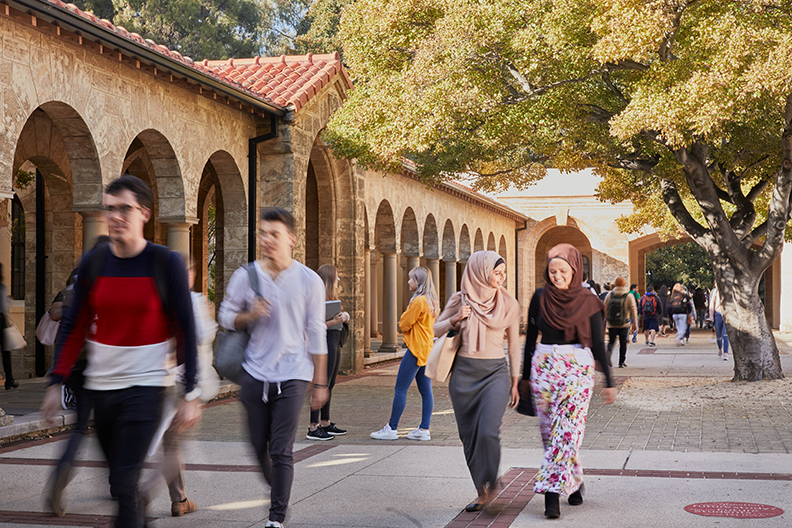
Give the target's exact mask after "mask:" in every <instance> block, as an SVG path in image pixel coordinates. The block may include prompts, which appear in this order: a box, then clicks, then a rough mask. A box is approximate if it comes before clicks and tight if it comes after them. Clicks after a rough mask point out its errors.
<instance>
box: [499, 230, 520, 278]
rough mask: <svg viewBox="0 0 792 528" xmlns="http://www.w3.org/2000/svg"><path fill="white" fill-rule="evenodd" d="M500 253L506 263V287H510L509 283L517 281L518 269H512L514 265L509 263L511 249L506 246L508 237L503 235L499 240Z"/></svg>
mask: <svg viewBox="0 0 792 528" xmlns="http://www.w3.org/2000/svg"><path fill="white" fill-rule="evenodd" d="M498 255H500V256H501V258H502V259H503V261H504V262H505V263H506V283H505V286H506V289H509V284H516V283H517V270H512V269H510V268H511V267H512V266H511V265H510V264H509V250H508V248H507V246H506V237H505V236H503V235H501V237H500V241H498ZM512 291H513V290H512Z"/></svg>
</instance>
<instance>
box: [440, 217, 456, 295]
mask: <svg viewBox="0 0 792 528" xmlns="http://www.w3.org/2000/svg"><path fill="white" fill-rule="evenodd" d="M443 262H444V263H445V266H443V267H442V268H441V269H440V284H442V285H443V286H439V287H438V290H439V289H440V288H441V287H442V288H443V290H444V291H445V295H442V294H441V295H440V298H441V299H442V300H443V305H444V306H445V303H446V302H447V301H448V299H449V297H451V295H453V294H454V293H455V292H456V291H457V283H458V280H457V241H456V233H455V232H454V224H453V222H451V219H450V218H449V219H448V220H446V223H445V225H444V226H443ZM438 293H440V292H439V291H438Z"/></svg>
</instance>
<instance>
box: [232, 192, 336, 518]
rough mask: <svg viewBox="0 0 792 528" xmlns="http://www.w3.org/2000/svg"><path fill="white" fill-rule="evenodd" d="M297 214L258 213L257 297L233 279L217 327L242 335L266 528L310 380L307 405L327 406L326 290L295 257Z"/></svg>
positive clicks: (286, 474)
mask: <svg viewBox="0 0 792 528" xmlns="http://www.w3.org/2000/svg"><path fill="white" fill-rule="evenodd" d="M295 241H296V239H295V236H294V217H292V215H291V214H290V213H289V212H288V211H286V210H285V209H276V208H273V209H267V210H264V211H262V213H261V220H260V222H259V231H258V243H259V248H260V249H261V257H262V258H261V260H257V261H256V262H255V263H254V265H255V269H256V273H257V275H258V282H259V293H260V295H261V296H260V297H258V296H257V295H256V294H255V293H254V292H253V290H252V288H251V286H250V279H249V277H248V272H247V269H246V268H245V267H242V268H240V269H238V270H237V271H236V272H234V274H233V275H232V276H231V280H230V282H229V283H228V288H227V290H226V295H225V298H224V299H223V303H222V305H221V306H220V314H219V317H218V319H219V322H220V324H221V325H222V326H223V327H225V328H227V329H229V330H247V331H248V332H249V333H250V341H249V343H248V346H247V349H246V351H245V361H244V363H243V364H242V367H243V370H244V372H243V373H242V378H241V380H240V384H241V386H242V392H241V400H242V403H243V405H244V406H245V410H246V411H247V417H248V428H249V430H250V441H251V442H252V444H253V448H254V449H255V451H256V455H257V456H258V459H259V463H260V464H261V469H262V471H263V473H264V478H265V479H266V480H267V482H268V483H269V485H270V488H271V489H270V513H269V521H268V522H267V524H266V525H265V528H282V527H283V524H282V523H283V520H284V518H285V517H286V508H287V506H288V504H289V496H290V494H291V486H292V481H293V479H294V456H293V446H294V439H295V435H296V434H297V426H298V423H299V418H300V409H301V407H302V403H303V400H304V399H305V394H306V392H307V390H308V385H309V383H310V385H311V387H312V392H311V408H312V409H319V408H321V407H322V405H324V403H325V402H326V401H327V395H328V391H327V380H326V375H327V366H326V362H327V340H326V332H327V326H326V325H325V306H324V304H325V288H324V284H323V282H322V279H320V278H319V276H318V275H317V274H316V273H314V272H313V271H311V270H310V269H309V268H307V267H305V266H304V265H302V264H300V263H299V262H297V261H295V260H293V259H292V249H293V248H294V243H295Z"/></svg>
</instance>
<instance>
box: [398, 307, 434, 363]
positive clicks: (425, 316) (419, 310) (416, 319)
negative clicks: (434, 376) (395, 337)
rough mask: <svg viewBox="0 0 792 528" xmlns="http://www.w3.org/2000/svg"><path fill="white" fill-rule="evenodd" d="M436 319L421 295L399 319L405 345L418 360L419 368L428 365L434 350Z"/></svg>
mask: <svg viewBox="0 0 792 528" xmlns="http://www.w3.org/2000/svg"><path fill="white" fill-rule="evenodd" d="M433 325H434V317H432V311H431V310H430V309H429V303H428V302H427V300H426V297H425V296H424V295H419V296H418V297H416V298H415V300H413V301H412V302H411V303H410V306H408V307H407V309H406V310H405V311H404V313H403V314H402V316H401V318H400V319H399V328H400V329H401V331H402V333H403V334H404V343H405V344H406V345H407V348H409V349H410V352H412V355H413V356H415V359H417V360H418V366H419V367H422V366H424V365H426V359H427V358H428V357H429V352H430V351H431V350H432V338H433V337H434V330H433V329H432V326H433Z"/></svg>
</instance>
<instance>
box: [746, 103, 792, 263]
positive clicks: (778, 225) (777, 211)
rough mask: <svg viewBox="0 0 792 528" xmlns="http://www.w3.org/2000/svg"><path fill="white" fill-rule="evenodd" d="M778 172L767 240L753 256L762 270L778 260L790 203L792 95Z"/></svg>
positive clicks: (791, 177) (786, 110)
mask: <svg viewBox="0 0 792 528" xmlns="http://www.w3.org/2000/svg"><path fill="white" fill-rule="evenodd" d="M781 150H782V156H781V170H780V171H778V173H777V175H776V182H775V188H774V189H773V198H772V200H771V202H770V210H769V212H768V215H767V236H766V237H765V241H764V244H763V245H762V249H761V250H759V253H758V254H757V256H756V261H755V262H756V265H757V266H758V267H759V269H762V270H765V269H767V268H768V267H770V264H772V263H773V261H774V260H775V259H776V257H777V256H778V253H779V252H780V251H781V247H782V246H783V244H784V232H785V230H786V225H787V222H788V221H789V211H790V205H792V204H790V199H792V196H791V195H792V93H790V94H788V95H787V98H786V107H785V109H784V133H783V134H782V135H781Z"/></svg>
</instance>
